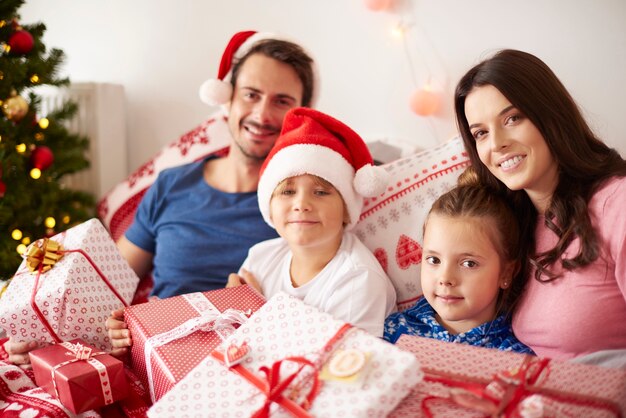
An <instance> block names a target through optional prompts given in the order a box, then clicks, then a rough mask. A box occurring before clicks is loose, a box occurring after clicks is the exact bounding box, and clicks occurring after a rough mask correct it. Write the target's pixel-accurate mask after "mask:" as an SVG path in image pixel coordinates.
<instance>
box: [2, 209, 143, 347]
mask: <svg viewBox="0 0 626 418" xmlns="http://www.w3.org/2000/svg"><path fill="white" fill-rule="evenodd" d="M50 240H53V241H56V242H58V243H60V244H62V246H63V249H64V250H82V251H84V252H85V253H86V254H87V256H88V257H89V258H90V259H91V261H90V260H89V259H88V258H86V257H85V255H83V254H81V253H79V252H70V253H65V254H64V255H63V257H62V258H61V259H60V260H59V261H58V262H56V264H54V266H53V267H52V268H51V269H50V270H48V271H47V272H45V273H42V274H41V275H40V277H39V288H38V290H37V292H36V296H35V303H36V306H37V308H38V309H39V310H40V311H41V313H42V314H43V316H44V318H45V319H46V320H47V322H48V324H49V325H50V327H51V328H52V330H53V332H55V333H56V334H57V336H58V337H59V338H60V339H61V340H63V341H67V340H71V339H75V338H80V339H82V340H84V341H85V342H86V343H87V344H89V345H93V346H94V347H96V348H98V349H99V350H105V351H108V350H110V349H111V344H110V341H109V337H108V334H107V331H106V329H105V326H104V325H105V321H106V319H107V318H108V317H109V315H110V314H111V311H112V310H115V309H118V308H121V307H122V306H124V304H123V302H122V301H121V300H120V299H119V298H118V297H117V296H116V295H115V293H114V292H113V291H112V290H111V289H110V288H109V287H108V286H107V284H106V283H105V281H104V280H103V278H102V275H103V276H104V277H105V278H106V279H107V280H108V281H109V283H110V284H111V285H112V286H113V288H114V289H115V290H116V291H117V292H118V294H119V295H120V296H121V297H122V299H124V300H125V301H126V302H127V303H129V302H130V301H131V300H132V298H133V295H134V293H135V289H136V288H137V284H138V283H139V278H138V277H137V275H136V274H135V272H134V271H133V270H132V269H131V268H130V266H129V265H128V263H127V262H126V260H125V259H124V258H123V257H122V256H121V255H120V253H119V252H118V250H117V246H116V245H115V242H113V240H112V239H111V236H110V235H109V233H108V232H107V231H106V229H105V228H104V226H103V225H102V224H101V223H100V221H99V220H97V219H91V220H89V221H86V222H84V223H82V224H80V225H77V226H75V227H73V228H70V229H68V230H67V231H65V232H62V233H60V234H57V235H54V236H52V237H50ZM101 273H102V275H101ZM35 279H36V274H33V273H30V272H29V270H28V268H27V267H26V260H24V261H23V262H22V264H21V265H20V267H19V268H18V270H17V272H16V274H15V276H14V277H13V279H12V280H11V282H10V284H9V286H8V288H7V290H6V292H5V293H4V295H3V296H2V298H0V327H2V328H3V329H4V330H5V331H6V334H7V336H9V337H12V338H14V339H15V340H17V341H32V340H37V341H41V342H55V340H54V338H53V337H52V335H51V334H50V332H48V330H47V329H46V327H45V326H44V324H43V323H42V322H41V321H40V320H39V318H38V317H37V315H36V313H35V311H34V309H33V308H32V306H31V303H30V301H31V294H32V291H33V287H34V285H35Z"/></svg>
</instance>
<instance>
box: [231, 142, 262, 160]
mask: <svg viewBox="0 0 626 418" xmlns="http://www.w3.org/2000/svg"><path fill="white" fill-rule="evenodd" d="M235 145H237V148H239V151H241V153H242V154H243V156H244V157H246V158H248V159H249V160H254V161H257V162H263V161H265V159H266V158H267V156H268V154H269V151H268V152H266V153H265V154H264V155H255V154H252V153H250V152H248V151H247V150H246V149H245V148H244V147H243V146H242V145H241V144H240V143H239V141H235Z"/></svg>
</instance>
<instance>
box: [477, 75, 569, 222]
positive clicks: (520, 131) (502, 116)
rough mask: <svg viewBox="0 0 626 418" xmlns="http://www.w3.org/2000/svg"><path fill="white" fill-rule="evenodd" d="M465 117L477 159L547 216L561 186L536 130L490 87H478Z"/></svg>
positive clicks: (544, 145) (553, 164)
mask: <svg viewBox="0 0 626 418" xmlns="http://www.w3.org/2000/svg"><path fill="white" fill-rule="evenodd" d="M465 115H466V117H467V122H468V124H469V127H470V131H471V132H472V136H473V137H474V140H475V141H476V150H477V152H478V156H479V158H480V160H481V161H482V163H483V164H485V166H486V167H487V168H488V169H489V171H490V172H491V173H492V174H493V175H494V176H495V177H496V178H498V179H499V180H500V181H501V182H502V183H504V184H505V185H506V186H507V187H508V188H509V189H511V190H522V189H523V190H525V191H526V192H527V193H528V196H529V197H530V199H531V201H532V202H533V204H534V205H535V207H536V208H537V209H538V210H539V211H540V212H542V213H543V212H544V210H542V209H545V207H546V205H547V204H549V201H550V198H551V197H552V193H553V192H554V190H555V188H556V186H557V183H558V166H557V163H556V161H555V160H554V158H553V157H552V153H551V152H550V149H549V148H548V145H547V143H546V141H545V139H544V138H543V135H541V132H539V130H538V129H537V127H536V126H535V125H534V124H533V123H532V122H531V121H530V120H529V119H528V118H527V117H526V116H525V115H523V114H522V113H521V112H520V111H519V110H517V109H516V108H515V107H514V106H513V105H512V104H511V102H510V101H509V100H508V99H507V98H506V97H504V95H503V94H502V93H500V91H499V90H498V89H497V88H495V87H494V86H491V85H486V86H481V87H475V88H474V89H473V90H472V91H471V92H470V93H469V94H468V95H467V98H466V100H465Z"/></svg>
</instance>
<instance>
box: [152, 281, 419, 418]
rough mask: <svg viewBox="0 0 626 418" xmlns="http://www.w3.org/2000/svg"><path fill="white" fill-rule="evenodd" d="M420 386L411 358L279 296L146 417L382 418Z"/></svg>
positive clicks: (284, 296) (158, 403)
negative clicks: (368, 417)
mask: <svg viewBox="0 0 626 418" xmlns="http://www.w3.org/2000/svg"><path fill="white" fill-rule="evenodd" d="M420 380H421V372H420V366H419V362H418V361H417V359H416V358H415V356H413V355H412V354H411V353H408V352H403V351H402V350H400V349H398V348H397V347H395V346H393V345H392V344H389V343H387V342H385V341H383V340H381V339H380V338H377V337H374V336H372V335H370V334H368V333H367V332H365V331H363V330H360V329H357V328H355V327H352V326H351V325H349V324H346V323H343V322H341V321H338V320H336V319H334V318H332V317H331V315H329V314H327V313H323V312H320V311H319V310H318V309H316V308H313V307H311V306H308V305H306V304H305V303H304V302H302V301H301V300H299V299H297V298H295V297H292V296H289V295H287V294H286V293H282V292H281V293H278V294H277V295H275V296H273V297H272V298H271V299H270V300H269V301H268V302H267V303H266V304H265V305H264V306H263V307H262V308H261V309H259V310H258V311H257V312H256V313H255V314H254V315H252V317H251V318H250V319H249V320H248V321H247V322H246V323H245V324H243V325H242V326H241V327H239V329H237V331H235V333H234V334H233V335H232V336H231V337H230V338H228V339H227V340H225V341H224V342H223V343H222V344H220V346H219V347H217V348H216V349H215V350H214V351H213V352H212V353H211V355H210V356H209V357H207V358H206V359H204V360H202V361H201V362H200V364H199V365H198V366H197V367H196V368H194V369H193V370H192V371H191V372H189V374H188V375H187V376H186V377H185V378H183V379H182V380H181V381H180V382H178V383H177V384H176V386H174V388H173V389H172V390H171V391H169V392H168V393H167V394H166V395H165V396H163V397H162V398H161V399H160V400H159V401H158V402H156V403H155V404H154V405H153V406H152V407H151V409H150V410H149V411H148V416H150V417H177V418H179V417H182V418H184V417H192V416H194V417H195V416H209V415H214V416H255V417H265V416H269V415H271V416H272V417H275V416H276V417H281V416H297V417H308V416H315V417H338V416H344V417H352V416H385V415H386V414H387V413H388V412H390V411H391V410H393V408H394V407H395V406H396V405H397V403H398V402H400V400H401V399H402V398H403V397H404V396H405V395H406V394H407V393H408V392H409V391H410V390H411V388H412V387H414V386H415V385H416V384H417V383H418V382H419V381H420Z"/></svg>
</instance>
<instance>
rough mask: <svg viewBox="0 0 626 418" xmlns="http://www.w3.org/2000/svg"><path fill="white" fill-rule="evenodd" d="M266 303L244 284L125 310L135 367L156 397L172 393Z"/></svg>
mask: <svg viewBox="0 0 626 418" xmlns="http://www.w3.org/2000/svg"><path fill="white" fill-rule="evenodd" d="M264 303H265V298H264V297H263V296H262V295H261V294H260V293H258V292H257V291H256V290H254V289H253V288H251V287H249V286H247V285H244V286H238V287H234V288H227V289H219V290H213V291H209V292H197V293H190V294H187V295H181V296H175V297H172V298H167V299H160V300H155V301H151V302H148V303H143V304H140V305H133V306H130V307H128V308H126V309H125V310H124V318H125V320H126V324H127V325H128V329H129V330H130V331H131V335H132V339H133V345H132V347H131V367H132V369H133V370H134V371H135V372H136V373H137V376H138V377H139V378H140V379H141V380H142V381H143V382H144V384H145V385H146V388H149V389H150V396H151V398H152V401H153V402H154V401H156V400H157V399H159V398H160V397H161V396H163V395H164V394H165V393H166V392H168V391H169V390H170V389H171V388H172V387H173V386H174V384H176V383H177V382H178V381H180V380H181V379H182V378H183V377H185V375H186V374H187V373H188V372H189V371H190V370H191V369H193V368H194V367H195V366H196V365H198V363H200V361H202V359H204V358H205V357H206V356H208V355H209V354H210V353H211V351H213V349H214V348H215V347H217V345H218V344H220V343H221V342H222V339H223V338H225V337H226V336H227V335H229V334H230V333H231V332H232V331H234V327H235V326H238V324H239V323H241V322H244V321H245V320H246V317H247V315H249V314H251V313H252V312H255V311H256V310H258V309H259V308H260V307H261V306H263V304H264ZM216 319H217V320H216ZM220 324H221V325H223V326H220ZM216 331H217V332H216ZM148 358H149V362H148V360H147V359H148ZM146 366H148V367H146Z"/></svg>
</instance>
